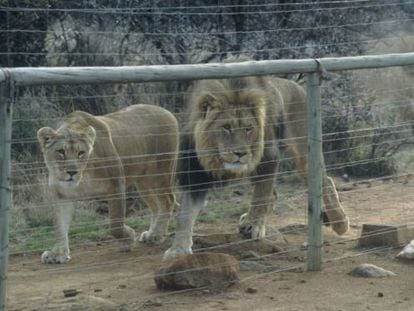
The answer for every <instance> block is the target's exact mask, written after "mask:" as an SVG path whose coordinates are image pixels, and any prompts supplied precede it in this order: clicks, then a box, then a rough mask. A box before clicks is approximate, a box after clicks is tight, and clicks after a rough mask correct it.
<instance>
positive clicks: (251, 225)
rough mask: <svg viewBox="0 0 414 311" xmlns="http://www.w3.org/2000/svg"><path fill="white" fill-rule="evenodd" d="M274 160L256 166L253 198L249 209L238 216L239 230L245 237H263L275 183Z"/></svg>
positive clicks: (275, 166)
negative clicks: (256, 173) (256, 172)
mask: <svg viewBox="0 0 414 311" xmlns="http://www.w3.org/2000/svg"><path fill="white" fill-rule="evenodd" d="M276 169H277V163H276V162H270V161H269V162H268V163H266V164H265V165H261V166H259V167H258V169H257V171H258V173H259V174H260V173H262V174H263V175H258V176H255V177H253V178H252V183H253V185H254V188H253V198H252V201H251V204H250V209H249V211H248V212H247V213H245V214H243V215H242V216H241V217H240V222H239V232H240V233H241V234H242V235H243V236H245V237H246V238H249V239H250V238H251V239H263V238H264V237H265V236H266V217H267V215H268V214H270V212H271V211H272V210H273V205H274V197H273V188H274V187H273V186H274V183H275V173H276Z"/></svg>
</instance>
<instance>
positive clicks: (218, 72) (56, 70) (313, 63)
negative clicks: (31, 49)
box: [0, 53, 414, 86]
mask: <svg viewBox="0 0 414 311" xmlns="http://www.w3.org/2000/svg"><path fill="white" fill-rule="evenodd" d="M413 64H414V53H400V54H387V55H369V56H353V57H337V58H321V59H299V60H264V61H248V62H242V63H227V64H222V63H211V64H199V65H152V66H123V67H122V66H121V67H52V68H47V67H39V68H32V67H21V68H3V69H1V70H0V82H2V81H4V80H5V79H6V74H5V72H9V73H10V75H11V79H12V80H13V81H14V82H15V83H16V86H30V85H46V84H48V85H51V84H84V83H91V84H100V83H132V82H160V81H173V80H197V79H198V80H199V79H218V78H233V77H245V76H263V75H272V74H289V73H310V72H316V71H320V70H327V71H341V70H353V69H369V68H384V67H393V66H407V65H413Z"/></svg>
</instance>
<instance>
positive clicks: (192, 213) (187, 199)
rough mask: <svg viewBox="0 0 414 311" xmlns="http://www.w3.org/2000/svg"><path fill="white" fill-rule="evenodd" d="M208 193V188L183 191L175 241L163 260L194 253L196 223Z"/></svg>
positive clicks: (177, 217)
mask: <svg viewBox="0 0 414 311" xmlns="http://www.w3.org/2000/svg"><path fill="white" fill-rule="evenodd" d="M206 194H207V191H206V190H201V191H195V192H191V191H183V194H182V199H181V206H180V208H179V210H178V213H177V216H176V229H175V237H174V241H173V244H172V246H171V247H170V248H169V249H168V250H167V251H166V252H165V253H164V256H163V260H166V259H170V258H173V257H177V256H179V255H185V254H191V253H192V249H191V247H192V246H193V228H194V223H195V220H196V218H197V216H198V214H199V212H200V210H201V208H202V207H203V206H204V203H205V198H206Z"/></svg>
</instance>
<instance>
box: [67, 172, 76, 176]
mask: <svg viewBox="0 0 414 311" xmlns="http://www.w3.org/2000/svg"><path fill="white" fill-rule="evenodd" d="M66 173H68V174H69V175H70V177H73V176H75V175H76V174H77V173H78V171H66Z"/></svg>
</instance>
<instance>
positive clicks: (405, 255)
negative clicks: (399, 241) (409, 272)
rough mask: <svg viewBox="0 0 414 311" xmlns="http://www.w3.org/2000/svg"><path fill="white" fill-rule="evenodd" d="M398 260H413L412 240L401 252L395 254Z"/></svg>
mask: <svg viewBox="0 0 414 311" xmlns="http://www.w3.org/2000/svg"><path fill="white" fill-rule="evenodd" d="M397 258H399V259H410V260H412V259H414V240H412V241H411V242H410V243H408V244H407V245H406V246H405V247H404V248H403V250H402V251H401V252H399V253H398V254H397Z"/></svg>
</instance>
